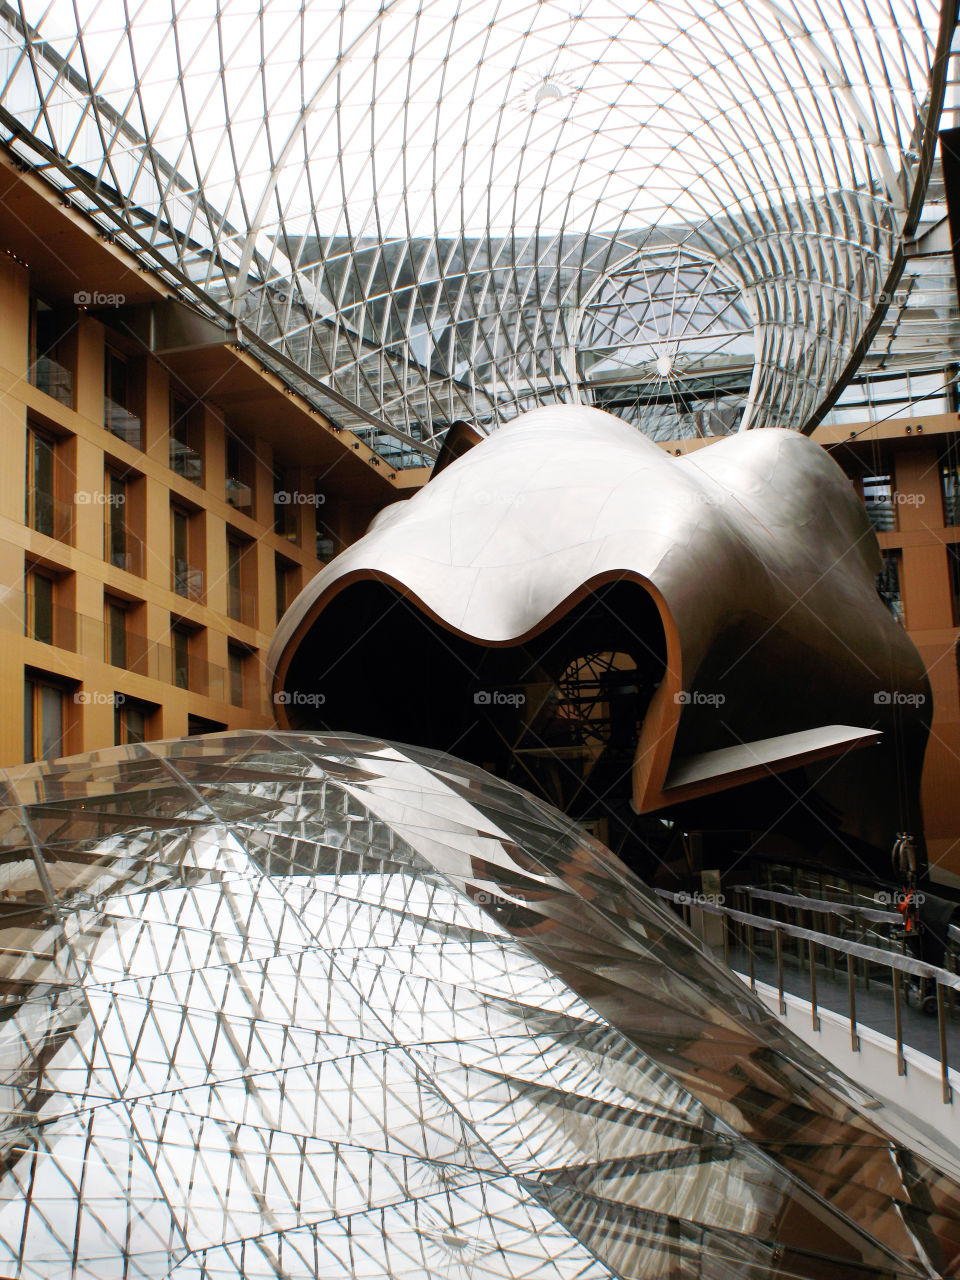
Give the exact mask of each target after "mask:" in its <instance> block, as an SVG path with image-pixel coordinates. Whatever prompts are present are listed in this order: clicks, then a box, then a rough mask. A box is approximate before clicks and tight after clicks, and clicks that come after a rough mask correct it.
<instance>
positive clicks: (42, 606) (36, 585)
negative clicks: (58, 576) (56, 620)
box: [27, 569, 53, 644]
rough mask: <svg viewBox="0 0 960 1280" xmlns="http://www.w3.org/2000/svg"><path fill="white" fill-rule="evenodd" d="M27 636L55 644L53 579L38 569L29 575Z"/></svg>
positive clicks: (44, 642) (43, 642)
mask: <svg viewBox="0 0 960 1280" xmlns="http://www.w3.org/2000/svg"><path fill="white" fill-rule="evenodd" d="M27 635H28V636H29V637H30V638H31V640H39V641H40V642H41V644H53V579H52V578H51V577H48V575H47V574H45V573H40V572H38V571H37V570H36V569H32V570H31V571H30V572H29V573H28V574H27Z"/></svg>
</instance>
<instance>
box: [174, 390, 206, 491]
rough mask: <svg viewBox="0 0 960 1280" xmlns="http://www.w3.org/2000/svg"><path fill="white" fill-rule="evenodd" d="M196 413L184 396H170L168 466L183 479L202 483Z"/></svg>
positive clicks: (201, 463) (201, 460)
mask: <svg viewBox="0 0 960 1280" xmlns="http://www.w3.org/2000/svg"><path fill="white" fill-rule="evenodd" d="M196 421H197V415H196V413H195V411H194V406H193V404H191V402H190V401H189V400H188V399H186V398H185V397H184V396H181V395H178V394H177V393H176V392H173V393H172V394H171V396H170V468H171V470H172V471H175V472H176V473H177V475H178V476H183V478H184V479H185V480H192V481H193V483H194V484H202V483H203V454H202V451H201V448H200V443H201V442H200V439H199V434H200V432H199V430H198V429H197V426H196Z"/></svg>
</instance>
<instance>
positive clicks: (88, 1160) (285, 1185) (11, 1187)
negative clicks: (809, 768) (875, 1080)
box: [0, 733, 960, 1280]
mask: <svg viewBox="0 0 960 1280" xmlns="http://www.w3.org/2000/svg"><path fill="white" fill-rule="evenodd" d="M4 784H5V787H4V792H5V794H4V803H3V805H2V806H0V877H2V879H0V883H2V885H3V895H2V899H0V922H2V928H3V943H4V945H3V950H2V952H0V975H2V979H3V986H2V991H0V1012H2V1015H3V1016H2V1018H0V1087H2V1099H3V1107H2V1109H0V1270H2V1272H3V1274H5V1275H17V1276H18V1277H22V1280H60V1278H61V1277H66V1276H70V1277H76V1278H80V1277H82V1278H83V1280H103V1278H104V1277H117V1278H118V1280H119V1278H120V1277H124V1278H125V1280H161V1278H162V1277H167V1278H169V1280H316V1278H317V1277H323V1278H324V1280H361V1278H362V1280H392V1278H395V1280H547V1278H548V1277H549V1278H551V1280H637V1277H644V1280H668V1278H669V1280H686V1278H687V1277H690V1278H691V1280H692V1278H693V1277H697V1278H699V1280H703V1278H705V1277H708V1276H709V1277H710V1278H711V1280H824V1277H835V1278H836V1280H919V1277H921V1276H925V1277H928V1280H930V1278H931V1277H934V1276H952V1275H956V1274H957V1265H958V1261H960V1231H958V1219H960V1184H958V1182H957V1181H956V1178H955V1176H952V1173H951V1170H950V1169H949V1168H942V1169H941V1168H940V1167H938V1164H937V1151H938V1145H937V1141H936V1135H931V1133H930V1131H929V1127H928V1126H927V1125H925V1124H924V1122H923V1121H921V1120H917V1119H915V1118H909V1117H907V1116H906V1115H905V1114H903V1113H902V1112H899V1111H898V1110H897V1108H895V1107H893V1106H892V1105H889V1106H888V1105H882V1106H880V1105H878V1104H877V1103H876V1102H875V1101H874V1100H873V1099H871V1098H868V1097H867V1096H866V1095H865V1094H863V1093H862V1092H861V1091H860V1090H859V1089H858V1088H857V1087H856V1086H855V1085H853V1084H852V1083H851V1082H850V1081H848V1080H846V1079H845V1078H844V1077H843V1076H841V1075H839V1074H838V1073H837V1072H835V1071H834V1070H833V1069H832V1068H831V1066H830V1065H829V1064H828V1063H827V1062H826V1061H825V1060H824V1059H822V1058H820V1057H819V1056H818V1055H816V1054H814V1053H813V1052H812V1051H810V1050H808V1049H807V1048H806V1047H805V1046H804V1045H803V1044H802V1043H801V1042H800V1041H799V1040H797V1039H796V1038H795V1037H794V1036H793V1035H791V1033H790V1032H789V1031H787V1030H786V1028H785V1027H783V1026H782V1025H781V1024H780V1023H779V1021H778V1020H777V1018H776V1017H775V1016H774V1015H772V1014H769V1013H768V1012H767V1011H766V1010H765V1008H764V1007H763V1006H762V1005H761V1004H760V1003H759V1002H758V1001H756V1000H755V999H754V997H753V996H752V995H751V994H750V992H749V991H748V990H747V988H746V987H745V985H744V984H743V983H741V982H740V980H739V979H737V978H736V977H734V976H733V975H732V974H730V973H729V971H727V970H725V969H724V968H723V967H722V966H720V965H719V964H717V963H716V962H715V961H714V960H713V959H712V958H711V957H710V956H709V955H708V954H707V953H706V951H705V950H704V949H702V947H701V945H700V944H699V943H698V942H697V941H696V940H695V939H694V938H693V937H692V936H691V935H690V934H688V933H687V931H686V930H685V929H683V927H682V926H681V925H680V923H679V921H678V920H677V919H676V917H675V916H673V915H672V914H671V913H669V912H668V911H667V910H666V909H665V908H664V907H663V906H662V905H661V904H659V902H658V900H657V899H656V898H655V897H654V896H653V895H652V894H651V893H650V892H649V891H648V890H646V889H645V888H644V887H643V886H642V885H641V884H640V883H639V881H637V880H636V879H635V878H634V877H632V876H631V875H630V874H629V872H627V871H625V869H624V868H623V867H622V865H621V864H619V863H618V862H617V861H616V859H614V858H613V857H612V856H611V855H610V854H609V853H608V852H607V851H606V850H604V849H603V847H602V846H600V845H598V844H597V843H596V842H595V841H593V840H591V839H590V837H589V836H587V835H586V834H585V833H584V832H583V831H582V830H581V829H579V828H578V827H576V825H574V824H571V823H570V822H569V821H568V819H566V818H565V817H564V816H563V815H562V814H560V813H559V812H558V811H557V810H554V809H551V808H550V807H549V806H547V805H543V804H541V803H539V802H537V801H535V800H534V799H533V798H532V797H531V796H529V795H527V794H526V793H524V792H522V791H519V790H518V789H516V788H515V787H512V786H509V785H508V784H506V783H503V782H500V781H498V780H497V779H495V778H493V777H491V776H490V775H489V774H485V773H483V772H482V771H481V770H478V769H474V768H472V767H471V766H470V765H466V764H462V763H461V762H459V761H457V760H455V759H453V758H452V757H451V756H449V755H447V754H445V753H436V752H426V751H415V750H412V749H410V748H406V747H397V746H392V745H391V744H389V743H384V742H378V741H373V740H370V739H365V738H360V737H355V736H352V735H343V736H328V737H317V736H313V735H302V734H270V733H264V734H249V733H234V734H224V735H212V736H209V737H206V738H186V739H181V740H179V741H175V742H168V743H149V744H145V745H140V746H133V747H126V748H119V749H115V750H109V751H106V752H99V753H95V754H92V755H88V756H78V757H74V758H72V759H68V760H62V761H57V762H55V763H50V764H43V765H34V766H31V767H29V768H27V769H23V770H18V771H16V772H14V773H10V774H5V775H4ZM931 1156H933V1157H934V1160H933V1162H931V1158H930V1157H931Z"/></svg>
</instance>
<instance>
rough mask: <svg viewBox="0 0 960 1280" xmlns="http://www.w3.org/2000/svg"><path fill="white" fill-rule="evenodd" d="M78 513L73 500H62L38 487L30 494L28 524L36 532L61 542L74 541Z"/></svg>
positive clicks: (28, 498) (28, 499)
mask: <svg viewBox="0 0 960 1280" xmlns="http://www.w3.org/2000/svg"><path fill="white" fill-rule="evenodd" d="M76 515H77V513H76V507H75V505H74V504H73V503H72V502H61V500H60V499H59V498H55V497H54V496H53V494H51V493H43V492H41V491H40V490H38V489H33V490H31V491H30V493H29V494H28V497H27V524H28V526H29V527H30V528H31V529H33V530H34V531H35V532H36V533H42V534H45V535H46V536H47V537H48V538H56V539H57V540H58V541H59V542H67V543H70V542H73V527H74V524H75V523H76Z"/></svg>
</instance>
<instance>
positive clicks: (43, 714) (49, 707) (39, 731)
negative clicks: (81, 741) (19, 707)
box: [23, 675, 65, 763]
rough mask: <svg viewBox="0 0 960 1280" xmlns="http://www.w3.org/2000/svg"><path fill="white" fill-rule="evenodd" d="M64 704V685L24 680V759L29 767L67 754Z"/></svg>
mask: <svg viewBox="0 0 960 1280" xmlns="http://www.w3.org/2000/svg"><path fill="white" fill-rule="evenodd" d="M64 700H65V693H64V689H63V686H62V685H59V684H56V683H54V682H53V681H51V680H47V679H44V678H43V677H42V676H35V675H28V676H27V677H26V679H25V680H24V686H23V758H24V760H26V761H27V762H28V763H29V762H30V761H31V760H51V759H53V758H54V757H56V756H61V755H63V754H64V749H63V735H64V719H65V716H64Z"/></svg>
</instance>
